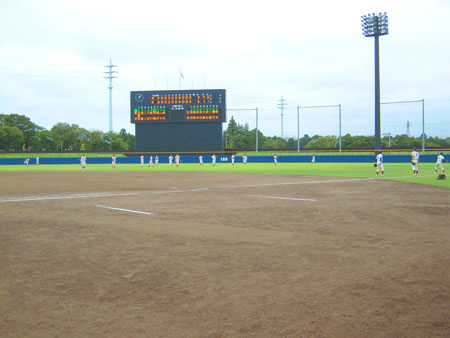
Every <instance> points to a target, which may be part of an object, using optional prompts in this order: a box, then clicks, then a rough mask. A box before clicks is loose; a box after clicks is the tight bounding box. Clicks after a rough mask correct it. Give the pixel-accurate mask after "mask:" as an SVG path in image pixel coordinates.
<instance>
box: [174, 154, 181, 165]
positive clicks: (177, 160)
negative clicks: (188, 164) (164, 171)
mask: <svg viewBox="0 0 450 338" xmlns="http://www.w3.org/2000/svg"><path fill="white" fill-rule="evenodd" d="M175 165H176V166H177V168H178V166H179V165H180V155H178V154H176V155H175Z"/></svg>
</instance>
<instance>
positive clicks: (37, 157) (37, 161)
mask: <svg viewBox="0 0 450 338" xmlns="http://www.w3.org/2000/svg"><path fill="white" fill-rule="evenodd" d="M36 165H39V156H36Z"/></svg>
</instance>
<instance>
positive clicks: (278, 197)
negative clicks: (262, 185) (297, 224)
mask: <svg viewBox="0 0 450 338" xmlns="http://www.w3.org/2000/svg"><path fill="white" fill-rule="evenodd" d="M249 196H253V197H261V198H273V199H277V200H291V201H307V202H315V201H316V200H315V199H313V198H295V197H281V196H264V195H249Z"/></svg>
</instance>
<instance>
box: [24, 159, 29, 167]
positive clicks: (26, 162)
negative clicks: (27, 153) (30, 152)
mask: <svg viewBox="0 0 450 338" xmlns="http://www.w3.org/2000/svg"><path fill="white" fill-rule="evenodd" d="M23 164H25V165H26V166H27V167H28V165H29V164H30V158H28V157H27V158H26V159H25V161H23Z"/></svg>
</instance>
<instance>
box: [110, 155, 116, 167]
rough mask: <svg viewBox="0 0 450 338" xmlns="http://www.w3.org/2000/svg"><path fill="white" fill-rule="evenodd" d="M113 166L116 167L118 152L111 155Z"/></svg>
mask: <svg viewBox="0 0 450 338" xmlns="http://www.w3.org/2000/svg"><path fill="white" fill-rule="evenodd" d="M111 160H112V162H111V167H112V168H113V169H114V168H115V167H116V161H117V156H116V154H113V156H112V157H111Z"/></svg>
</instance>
